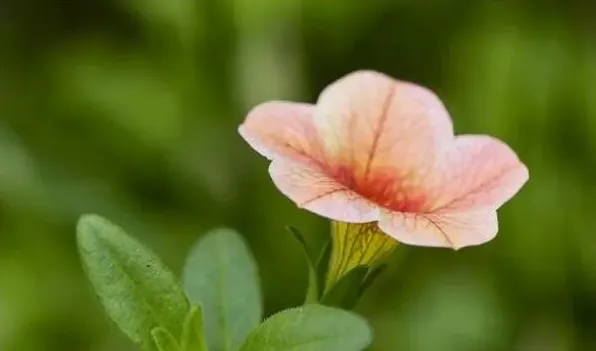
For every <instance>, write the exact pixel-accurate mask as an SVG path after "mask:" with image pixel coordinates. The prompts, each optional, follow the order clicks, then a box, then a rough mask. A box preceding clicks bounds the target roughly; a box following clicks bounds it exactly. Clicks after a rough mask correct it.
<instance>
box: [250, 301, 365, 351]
mask: <svg viewBox="0 0 596 351" xmlns="http://www.w3.org/2000/svg"><path fill="white" fill-rule="evenodd" d="M371 339H372V331H371V329H370V327H369V325H368V323H367V322H366V321H365V320H364V319H363V318H362V317H360V316H358V315H356V314H353V313H351V312H348V311H343V310H340V309H337V308H332V307H326V306H321V305H305V306H302V307H298V308H292V309H289V310H285V311H282V312H280V313H277V314H275V315H273V316H272V317H270V318H269V319H267V320H266V321H265V322H263V324H261V326H259V328H258V329H256V330H255V331H253V332H252V333H251V334H250V335H249V336H248V338H247V340H246V342H245V343H244V345H243V346H242V348H241V349H240V351H360V350H363V349H364V348H365V347H366V346H368V345H369V344H370V342H371Z"/></svg>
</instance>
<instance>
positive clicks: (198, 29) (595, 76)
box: [0, 0, 596, 351]
mask: <svg viewBox="0 0 596 351" xmlns="http://www.w3.org/2000/svg"><path fill="white" fill-rule="evenodd" d="M595 15H596V11H595V8H594V2H590V1H567V0H558V1H557V0H542V1H538V0H536V1H532V0H516V1H471V0H454V1H440V0H419V1H408V0H396V1H382V0H370V1H356V0H353V1H350V0H335V1H332V0H319V1H314V0H313V1H302V2H298V1H293V0H287V1H282V0H168V1H165V0H119V1H116V0H114V1H106V0H104V1H102V0H81V1H78V0H23V1H19V0H2V2H0V45H1V47H0V350H3V351H81V350H90V351H121V350H122V351H123V350H132V349H133V347H132V346H131V345H130V344H129V343H128V341H127V340H126V339H125V338H124V337H123V336H121V335H120V334H119V332H118V331H117V330H116V328H115V327H114V326H113V325H112V324H111V323H110V322H109V321H108V320H107V319H106V317H105V316H104V315H103V312H102V310H101V307H100V306H99V304H98V302H97V301H96V300H95V297H94V296H93V293H92V291H91V289H90V287H89V285H88V284H87V282H86V281H85V278H84V276H83V273H82V270H81V268H80V266H79V261H78V257H77V252H76V247H75V240H74V226H75V222H76V220H77V218H78V216H79V215H80V214H82V213H87V212H94V213H99V214H101V215H103V216H106V217H108V218H110V219H112V220H113V221H115V222H117V223H119V224H121V225H122V226H124V227H125V228H126V229H128V230H129V231H130V232H132V233H134V234H135V235H136V236H137V237H139V238H141V239H142V240H143V241H144V242H145V243H147V244H148V245H149V246H151V247H152V248H154V249H155V251H157V252H158V253H159V254H160V255H162V256H163V258H164V260H165V261H166V262H167V264H169V265H170V266H171V267H172V268H173V269H175V270H177V271H179V270H180V267H181V265H182V263H183V260H184V256H185V254H186V251H187V249H188V248H189V246H190V245H191V243H192V242H193V241H194V240H195V239H196V238H197V237H198V236H200V235H201V234H203V233H205V232H206V231H208V230H209V229H212V228H214V227H219V226H228V227H232V228H235V229H237V230H239V231H240V232H242V233H243V234H244V235H245V236H246V238H247V240H248V242H249V244H250V246H251V248H252V249H253V250H254V253H255V256H256V258H257V260H258V263H259V265H260V273H261V277H262V284H263V289H264V293H265V306H266V310H267V313H268V314H270V313H273V312H275V311H278V310H280V309H282V308H285V307H289V306H293V305H297V304H299V303H301V301H302V296H303V293H304V287H305V284H306V269H305V266H304V265H303V262H302V253H301V251H300V248H299V247H298V246H297V245H296V244H295V243H294V241H293V239H292V238H291V237H290V236H289V235H288V234H286V233H285V232H284V229H283V228H284V225H286V224H293V225H295V226H297V227H299V228H300V229H301V230H302V231H303V232H305V233H306V234H307V235H308V237H309V238H310V240H312V241H313V242H314V243H319V244H320V243H321V242H322V241H323V239H324V238H325V236H326V235H327V230H328V223H327V222H326V221H325V220H323V219H321V218H318V217H316V216H315V215H311V214H309V213H306V212H304V211H300V210H298V209H297V208H296V207H295V206H294V205H292V204H291V203H290V201H288V200H287V199H286V198H284V197H283V196H281V195H280V194H279V193H278V192H277V191H276V189H275V188H274V186H273V185H272V183H271V181H270V180H269V179H268V175H267V162H266V161H265V160H264V159H262V158H261V157H259V156H258V155H256V154H255V153H254V152H253V151H252V150H251V149H250V148H249V147H248V146H247V145H245V144H244V142H243V141H242V140H241V139H240V137H239V136H238V134H237V131H236V128H237V126H238V124H239V123H241V121H242V120H243V118H244V116H245V114H246V112H247V110H248V109H249V108H250V107H251V106H253V105H255V104H257V103H259V102H262V101H265V100H270V99H293V100H303V101H313V100H314V99H315V98H316V96H317V95H318V92H319V91H320V90H321V89H322V88H323V87H324V86H325V85H327V84H328V83H330V82H331V81H333V80H335V79H337V78H339V77H340V76H342V75H344V74H346V73H348V72H350V71H353V70H356V69H361V68H370V69H375V70H379V71H383V72H386V73H388V74H391V75H393V76H395V77H398V78H401V79H406V80H410V81H414V82H417V83H419V84H422V85H425V86H428V87H430V88H432V89H433V90H435V91H436V92H437V93H438V94H439V95H440V96H441V97H442V98H443V100H444V101H445V104H446V105H447V106H448V109H449V110H450V111H451V113H452V115H453V119H454V121H455V125H456V130H457V132H458V133H488V134H492V135H495V136H497V137H499V138H501V139H503V140H505V141H506V142H507V143H508V144H510V145H511V146H512V147H513V148H514V149H515V150H517V151H518V153H519V155H520V157H521V158H522V159H523V160H524V161H525V162H526V163H527V165H528V167H529V169H530V172H531V180H530V182H529V183H528V184H527V186H526V187H525V188H524V189H523V191H522V192H521V193H520V194H519V195H518V196H517V197H515V198H514V199H513V200H512V201H511V202H510V203H508V204H507V205H506V206H505V207H503V209H502V210H501V211H500V226H501V231H500V234H499V236H498V237H497V239H496V240H494V241H492V242H490V243H489V244H487V245H484V246H481V247H477V248H470V249H465V250H462V251H459V252H451V251H449V250H438V249H428V248H412V247H401V248H400V250H398V252H397V253H396V254H395V257H394V258H392V265H391V269H390V271H389V272H388V273H386V274H385V275H384V276H383V277H382V278H381V279H380V281H379V282H378V283H377V285H376V286H375V288H374V289H373V290H372V291H371V292H369V293H368V295H367V296H366V298H365V299H364V300H363V301H362V303H361V304H360V306H359V307H358V312H359V313H361V314H362V315H364V316H365V317H367V318H368V319H369V320H370V321H371V323H372V324H373V325H374V328H375V331H376V338H375V343H374V345H373V347H371V350H379V351H393V350H397V351H400V350H404V351H443V350H445V351H450V350H453V351H484V350H487V351H493V350H503V351H505V350H519V351H534V350H536V351H567V350H596V233H595V229H596V215H595V213H596V202H595V201H593V199H596V85H595V82H596V21H595V20H594V19H595V18H596V17H595Z"/></svg>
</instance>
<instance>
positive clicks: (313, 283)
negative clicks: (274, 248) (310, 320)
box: [286, 226, 320, 303]
mask: <svg viewBox="0 0 596 351" xmlns="http://www.w3.org/2000/svg"><path fill="white" fill-rule="evenodd" d="M286 229H287V230H288V231H289V232H290V233H292V234H293V235H294V237H295V238H296V240H298V242H299V243H300V244H301V246H302V249H303V251H304V254H305V257H306V261H307V264H308V287H307V289H306V299H305V303H316V302H318V301H319V296H320V292H319V279H318V277H317V268H316V266H315V265H316V262H317V257H316V255H315V254H313V252H312V250H311V249H310V247H309V246H308V243H307V242H306V239H305V238H304V236H303V235H302V233H300V232H299V231H298V229H296V228H294V227H292V226H287V227H286Z"/></svg>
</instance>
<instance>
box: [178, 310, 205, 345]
mask: <svg viewBox="0 0 596 351" xmlns="http://www.w3.org/2000/svg"><path fill="white" fill-rule="evenodd" d="M181 343H182V351H207V345H206V344H205V330H204V328H203V312H202V310H201V307H200V306H193V307H192V308H191V310H190V311H189V312H188V315H187V316H186V319H185V320H184V327H183V329H182V342H181Z"/></svg>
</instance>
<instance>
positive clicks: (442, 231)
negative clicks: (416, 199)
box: [422, 215, 455, 249]
mask: <svg viewBox="0 0 596 351" xmlns="http://www.w3.org/2000/svg"><path fill="white" fill-rule="evenodd" d="M422 217H423V218H424V219H426V220H427V221H429V222H430V223H431V224H432V225H434V226H435V228H437V229H438V230H439V232H440V233H441V234H442V235H443V238H444V239H445V241H446V242H447V244H448V245H449V246H451V247H452V248H454V249H455V244H454V243H453V241H451V239H449V236H448V235H447V233H445V231H444V230H443V228H441V226H439V225H438V224H437V223H436V222H435V221H433V220H432V219H430V218H428V216H425V215H422Z"/></svg>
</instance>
